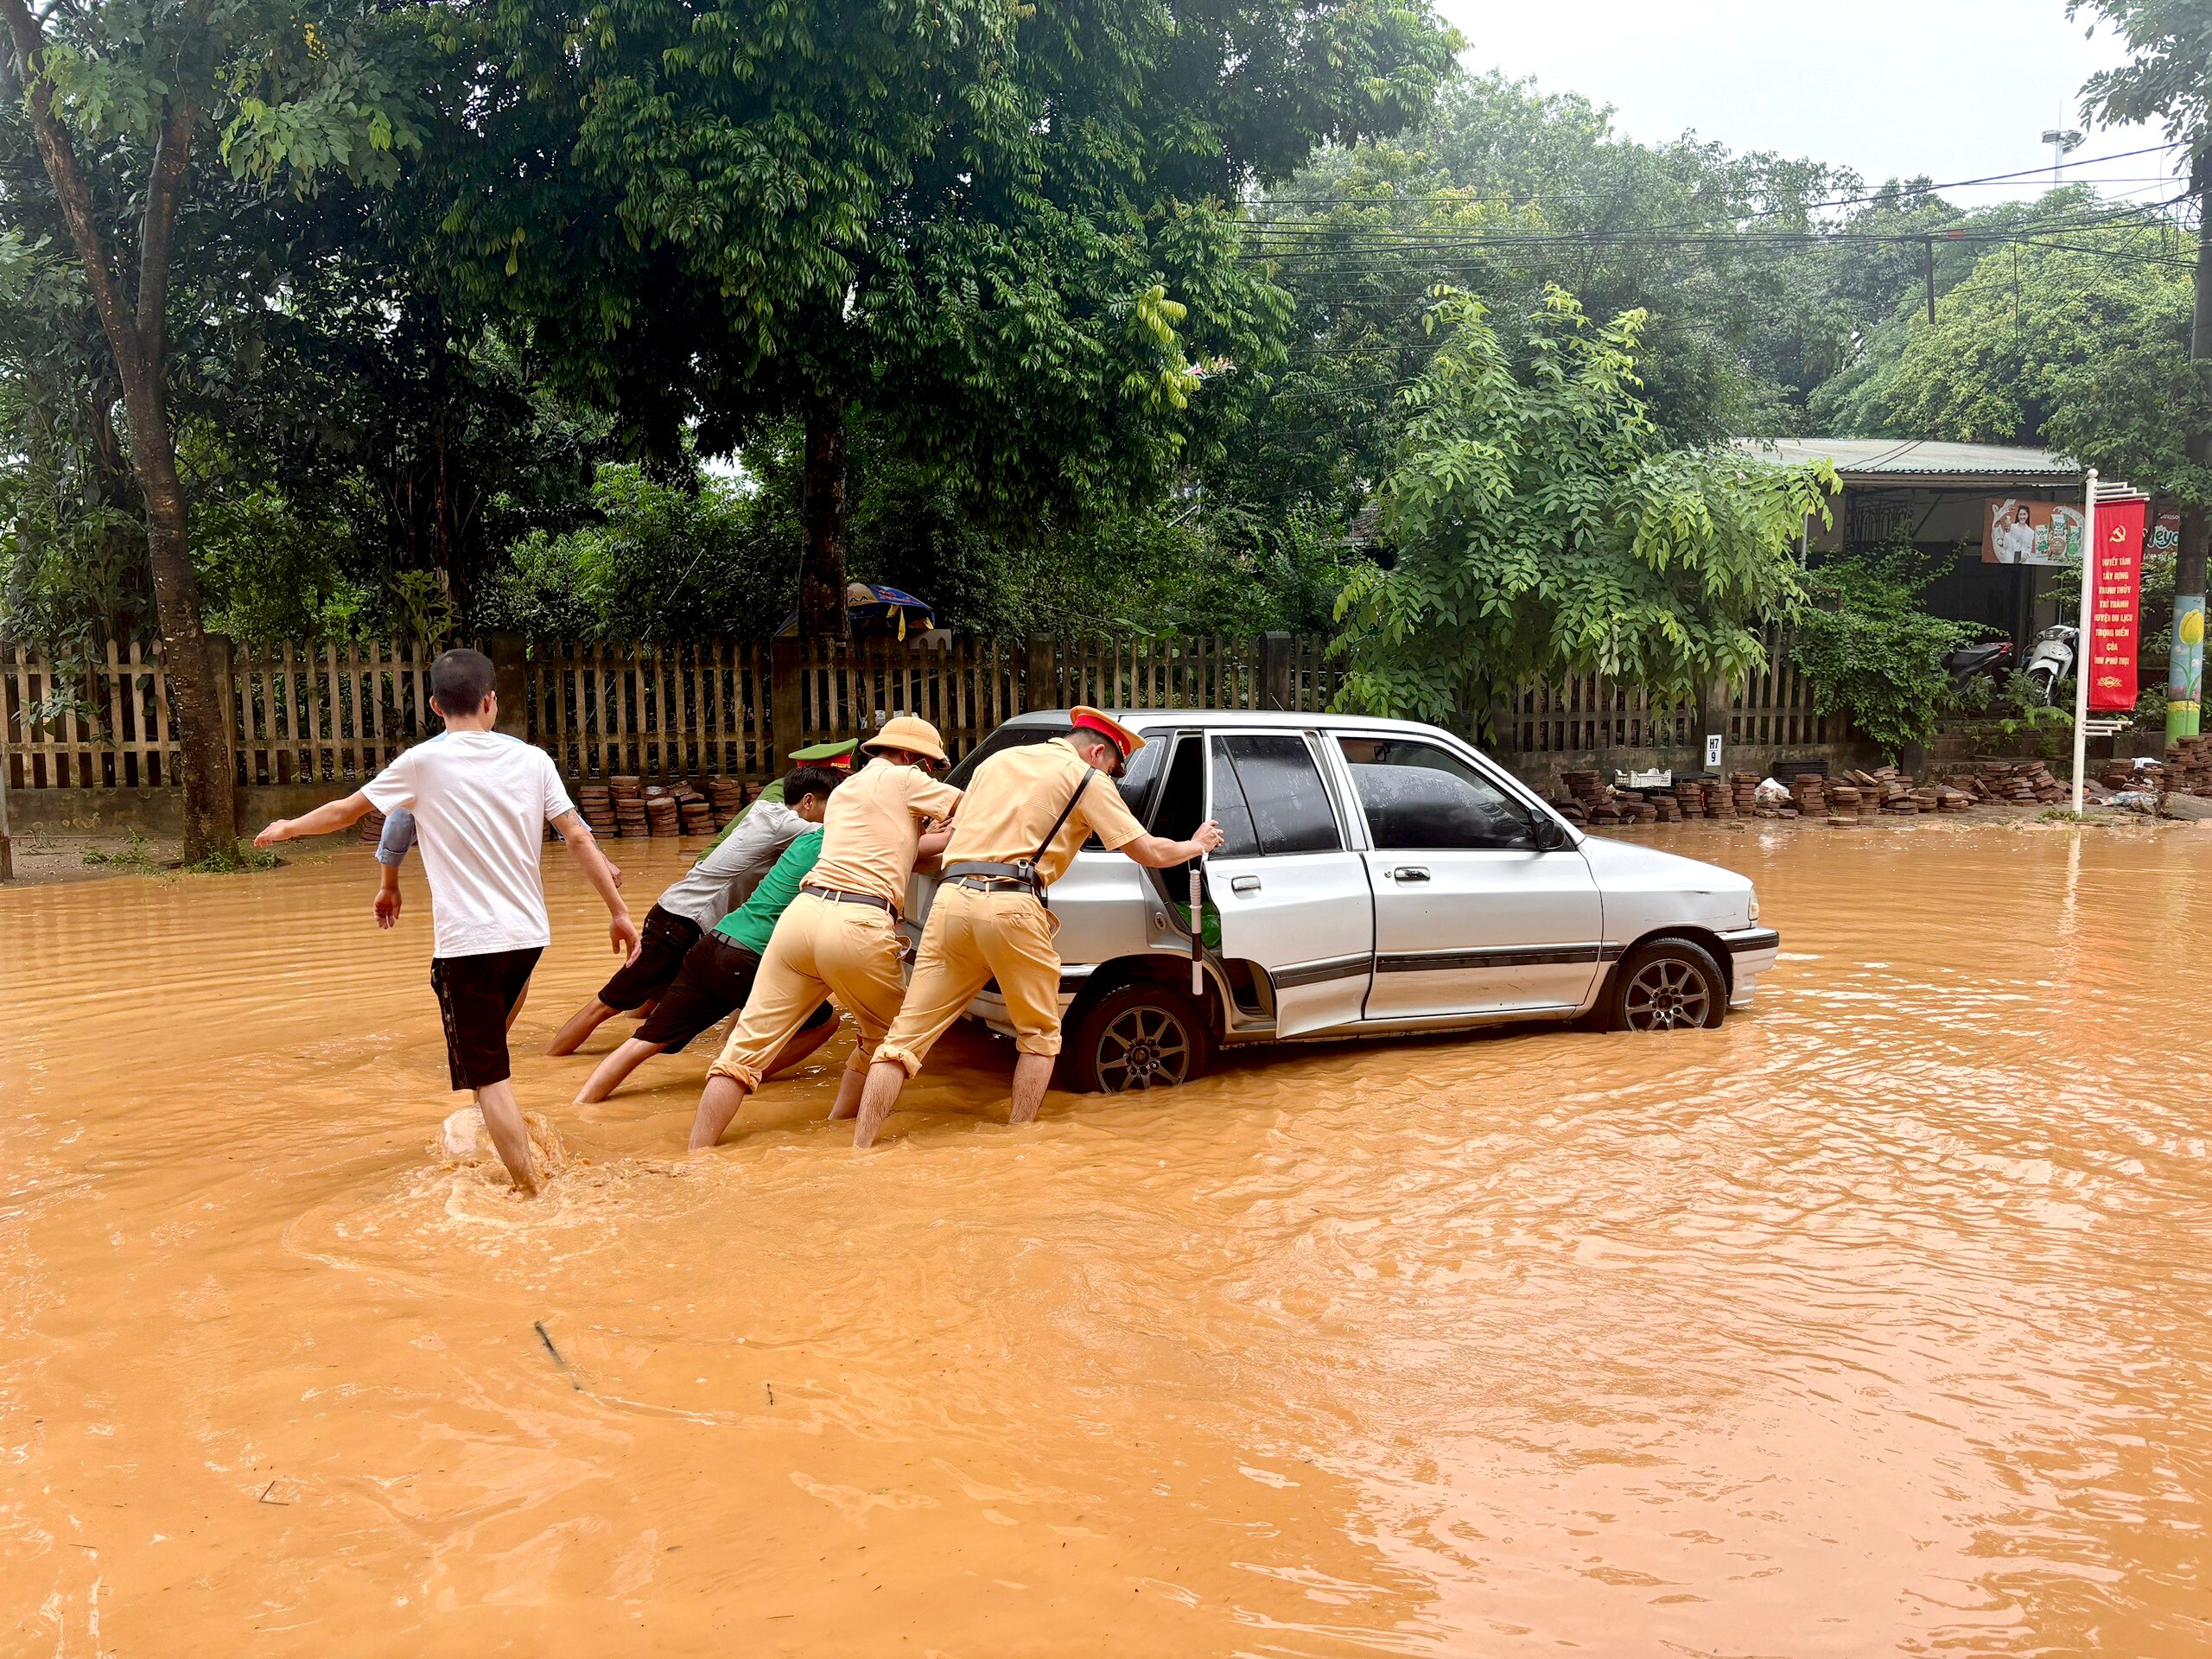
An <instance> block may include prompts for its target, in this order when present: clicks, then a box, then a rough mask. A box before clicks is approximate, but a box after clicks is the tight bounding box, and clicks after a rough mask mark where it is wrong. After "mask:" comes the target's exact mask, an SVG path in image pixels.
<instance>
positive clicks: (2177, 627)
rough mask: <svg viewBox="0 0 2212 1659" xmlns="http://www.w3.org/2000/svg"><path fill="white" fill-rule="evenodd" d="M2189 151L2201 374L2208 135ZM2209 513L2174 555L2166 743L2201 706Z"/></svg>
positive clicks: (2208, 253)
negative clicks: (2172, 616) (2193, 209)
mask: <svg viewBox="0 0 2212 1659" xmlns="http://www.w3.org/2000/svg"><path fill="white" fill-rule="evenodd" d="M2201 143H2203V144H2204V145H2205V146H2206V147H2204V148H2200V149H2198V150H2197V151H2196V156H2194V157H2193V164H2192V167H2191V169H2190V188H2191V191H2192V193H2193V194H2195V195H2196V316H2195V319H2194V321H2192V323H2191V325H2190V331H2189V360H2190V366H2191V367H2192V368H2193V369H2195V370H2196V373H2197V375H2198V376H2199V378H2202V377H2204V376H2205V375H2207V374H2212V137H2207V138H2206V139H2204V140H2202V141H2201ZM2189 460H2190V465H2191V466H2192V467H2205V466H2207V465H2212V431H2207V430H2206V429H2204V428H2202V427H2201V426H2200V427H2199V428H2198V429H2196V431H2194V432H2192V433H2190V435H2189ZM2208 537H2212V513H2208V512H2206V511H2205V509H2204V507H2203V505H2202V504H2189V505H2184V506H2183V509H2182V515H2181V545H2180V547H2179V548H2177V550H2176V551H2175V556H2174V632H2173V644H2172V651H2171V657H2170V658H2169V662H2170V664H2171V665H2170V666H2169V667H2168V669H2167V671H2166V744H2167V747H2172V746H2173V745H2174V744H2176V743H2177V742H2179V741H2181V740H2182V739H2183V738H2184V737H2195V736H2196V734H2197V731H2198V728H2199V727H2200V725H2201V723H2202V714H2203V708H2204V569H2205V563H2206V559H2205V555H2206V551H2207V547H2206V543H2207V539H2208Z"/></svg>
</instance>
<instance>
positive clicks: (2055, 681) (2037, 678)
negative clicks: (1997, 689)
mask: <svg viewBox="0 0 2212 1659" xmlns="http://www.w3.org/2000/svg"><path fill="white" fill-rule="evenodd" d="M2081 638H2082V636H2081V635H2080V634H2079V633H2078V632H2075V630H2074V629H2072V628H2069V627H2068V626H2066V625H2065V624H2064V623H2063V622H2059V623H2055V624H2053V625H2052V626H2050V627H2048V628H2045V629H2044V631H2043V632H2041V633H2039V634H2037V635H2036V642H2035V644H2034V645H2032V646H2031V647H2030V648H2029V651H2028V665H2027V667H2026V668H2025V669H2024V670H2023V671H2022V672H2024V674H2026V675H2027V677H2028V683H2030V684H2031V685H2032V686H2034V687H2035V690H2036V696H2037V697H2039V698H2041V699H2042V700H2043V701H2044V702H2055V701H2056V696H2057V692H2058V686H2059V682H2061V681H2062V680H2063V679H2065V677H2067V676H2068V675H2069V674H2071V673H2072V672H2073V671H2074V653H2075V650H2076V649H2077V648H2078V647H2079V645H2080V642H2081Z"/></svg>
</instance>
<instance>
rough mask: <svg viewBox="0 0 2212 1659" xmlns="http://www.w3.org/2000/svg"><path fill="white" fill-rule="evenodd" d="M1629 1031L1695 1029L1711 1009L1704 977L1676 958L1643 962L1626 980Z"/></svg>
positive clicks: (1710, 995)
mask: <svg viewBox="0 0 2212 1659" xmlns="http://www.w3.org/2000/svg"><path fill="white" fill-rule="evenodd" d="M1627 1006H1628V1024H1629V1028H1630V1030H1631V1031H1694V1030H1697V1029H1699V1028H1700V1027H1703V1026H1704V1024H1705V1022H1706V1017H1707V1015H1708V1014H1711V1013H1712V1011H1713V992H1712V990H1711V989H1710V988H1708V987H1707V984H1706V982H1705V976H1704V975H1702V974H1700V973H1699V972H1698V970H1697V969H1694V968H1693V967H1692V966H1691V965H1690V964H1689V963H1687V962H1684V961H1682V960H1681V959H1680V958H1679V957H1661V958H1660V959H1659V960H1658V961H1656V962H1651V963H1645V964H1644V965H1643V967H1642V968H1640V969H1637V975H1636V977H1635V978H1633V979H1631V980H1630V981H1629V982H1628V1004H1627Z"/></svg>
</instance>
